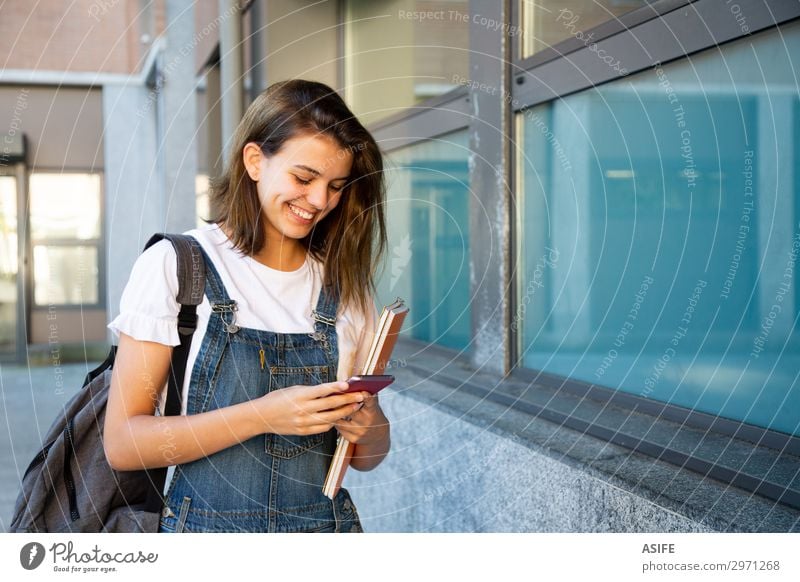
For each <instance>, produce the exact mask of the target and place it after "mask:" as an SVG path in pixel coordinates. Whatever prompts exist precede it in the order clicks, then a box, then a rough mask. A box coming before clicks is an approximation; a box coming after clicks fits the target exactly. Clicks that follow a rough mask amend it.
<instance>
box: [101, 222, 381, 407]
mask: <svg viewBox="0 0 800 582" xmlns="http://www.w3.org/2000/svg"><path fill="white" fill-rule="evenodd" d="M184 234H190V235H192V236H194V237H195V238H196V239H197V241H198V242H199V243H200V245H201V246H202V247H203V250H204V251H205V252H206V254H207V255H208V257H209V259H211V262H212V263H213V264H214V267H215V268H216V269H217V272H218V273H219V276H220V278H221V279H222V283H223V284H224V285H225V289H227V291H228V296H229V297H230V298H231V299H232V300H234V301H236V303H237V307H238V311H237V312H236V324H237V325H239V326H240V327H249V328H254V329H260V330H265V331H273V332H278V333H311V332H313V331H314V320H313V319H312V318H311V310H312V309H316V307H317V300H318V299H319V292H320V289H321V288H322V264H321V263H320V262H319V261H317V260H315V259H313V258H312V257H311V256H310V255H308V256H307V259H306V262H305V263H303V266H302V267H300V268H299V269H298V270H296V271H289V272H286V271H278V270H276V269H272V268H270V267H267V266H266V265H263V264H261V263H259V262H258V261H256V260H255V259H253V258H252V257H248V256H242V255H241V254H239V252H238V251H237V250H236V249H235V248H234V246H233V243H231V242H230V240H229V239H228V237H227V236H226V235H225V233H224V232H223V231H222V229H220V228H219V226H218V225H216V224H209V225H205V226H203V227H202V228H198V229H193V230H189V231H187V232H185V233H184ZM177 294H178V274H177V256H176V254H175V249H174V248H173V247H172V243H170V242H169V241H167V240H162V241H159V242H158V243H156V244H155V245H153V246H152V247H150V248H149V249H147V250H146V251H145V252H144V253H142V254H141V255H139V257H138V259H137V260H136V263H135V264H134V266H133V270H132V271H131V275H130V279H129V280H128V284H127V285H126V286H125V289H124V291H123V292H122V299H121V301H120V314H119V315H118V316H117V317H116V318H115V319H114V320H113V321H112V322H111V323H109V324H108V328H109V329H110V330H112V331H113V332H114V336H115V339H116V340H117V341H118V339H119V333H120V332H122V333H125V334H127V335H129V336H131V337H132V338H134V339H137V340H142V341H151V342H158V343H161V344H164V345H168V346H177V345H179V344H180V339H179V336H178V327H177V325H178V311H179V310H180V305H179V304H178V302H177V301H176V299H175V297H176V296H177ZM210 315H211V306H210V305H209V302H208V298H207V297H203V302H202V303H201V304H200V305H198V306H197V330H196V331H195V333H194V336H192V344H191V346H190V349H189V359H188V361H187V364H186V376H185V378H184V381H183V398H182V399H181V402H182V406H181V413H182V414H186V402H187V400H188V398H187V395H188V391H189V381H190V379H191V371H192V368H193V367H194V361H195V359H196V358H197V354H198V352H199V351H200V344H201V343H202V341H203V336H204V335H205V331H206V327H207V325H208V319H209V316H210ZM376 322H377V313H376V311H375V308H374V303H372V302H370V309H368V313H366V314H365V313H363V312H362V311H361V310H360V309H358V308H352V307H351V306H343V305H341V304H340V306H339V312H338V314H337V319H336V335H337V339H338V344H339V364H338V369H337V374H336V379H337V380H347V379H348V378H349V377H350V376H351V375H353V374H358V373H361V371H362V367H363V364H364V362H365V360H366V358H367V355H368V351H369V346H370V343H371V341H372V337H373V334H374V333H375V326H376ZM166 389H167V385H166V384H165V385H164V387H163V389H162V392H161V399H160V402H161V404H160V409H161V410H162V411H163V405H164V401H165V396H166Z"/></svg>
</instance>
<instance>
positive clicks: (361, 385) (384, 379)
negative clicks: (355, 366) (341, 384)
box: [342, 374, 394, 394]
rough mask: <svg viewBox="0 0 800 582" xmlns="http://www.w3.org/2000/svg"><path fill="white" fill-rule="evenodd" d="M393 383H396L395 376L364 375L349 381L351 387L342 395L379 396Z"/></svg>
mask: <svg viewBox="0 0 800 582" xmlns="http://www.w3.org/2000/svg"><path fill="white" fill-rule="evenodd" d="M392 382H394V376H390V375H388V374H381V375H373V376H370V375H366V374H364V375H361V376H353V377H351V378H350V379H349V380H348V381H347V383H348V384H350V387H349V388H348V389H347V390H345V391H344V392H342V394H347V393H349V392H369V393H370V394H377V393H378V392H380V391H381V390H383V389H384V388H386V387H387V386H388V385H389V384H391V383H392Z"/></svg>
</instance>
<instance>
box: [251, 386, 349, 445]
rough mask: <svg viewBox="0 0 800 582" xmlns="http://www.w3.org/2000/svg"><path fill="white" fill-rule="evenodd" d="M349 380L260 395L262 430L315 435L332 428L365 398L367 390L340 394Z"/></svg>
mask: <svg viewBox="0 0 800 582" xmlns="http://www.w3.org/2000/svg"><path fill="white" fill-rule="evenodd" d="M347 388H348V384H347V382H327V383H325V384H319V385H317V386H290V387H288V388H281V389H280V390H274V391H273V392H270V393H269V394H266V395H265V396H262V397H261V398H259V399H257V400H256V401H254V402H255V404H256V407H257V411H256V412H257V415H258V418H259V419H260V421H261V427H262V428H263V431H262V432H267V433H275V434H282V435H312V434H318V433H321V432H327V431H329V430H330V429H331V428H332V427H333V426H335V423H336V422H338V421H340V420H341V419H342V418H344V417H346V416H348V415H350V414H353V413H354V412H355V411H356V410H358V409H359V408H360V407H361V405H362V402H363V401H364V393H362V392H356V393H352V394H341V392H342V391H343V390H347Z"/></svg>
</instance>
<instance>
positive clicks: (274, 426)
mask: <svg viewBox="0 0 800 582" xmlns="http://www.w3.org/2000/svg"><path fill="white" fill-rule="evenodd" d="M171 357H172V347H170V346H166V345H163V344H159V343H155V342H147V341H138V340H135V339H133V338H132V337H130V336H128V335H126V334H124V333H121V334H120V342H119V348H118V350H117V355H116V358H115V361H114V372H113V375H112V379H111V388H110V392H109V395H108V405H107V407H106V419H105V427H104V441H103V446H104V449H105V453H106V458H107V460H108V462H109V464H110V465H111V467H113V468H114V469H117V470H120V471H130V470H136V469H144V468H148V469H150V468H156V467H166V466H168V465H175V464H180V463H188V462H190V461H194V460H197V459H200V458H202V457H206V456H208V455H211V454H213V453H216V452H217V451H220V450H222V449H225V448H227V447H230V446H233V445H235V444H238V443H241V442H243V441H245V440H247V439H249V438H252V437H254V436H257V435H259V434H262V433H266V432H273V433H277V434H296V435H309V434H317V433H321V432H326V431H328V430H330V428H331V427H332V426H333V423H334V422H336V421H338V420H339V419H341V418H343V417H345V416H347V415H349V414H352V413H353V412H354V411H355V410H358V408H359V407H360V406H361V404H360V402H361V401H363V395H361V394H360V393H358V394H338V393H337V392H338V391H340V390H344V389H346V387H347V384H346V383H343V382H331V383H327V384H320V385H319V386H313V387H311V386H292V387H289V388H284V389H283V390H276V391H274V392H270V393H269V394H267V395H266V396H263V397H261V398H257V399H255V400H252V401H250V402H243V403H241V404H236V405H233V406H228V407H226V408H220V409H217V410H213V411H209V412H204V413H202V414H193V415H188V416H153V413H154V412H155V408H156V403H157V401H158V393H159V391H160V389H161V387H163V386H164V384H165V382H166V380H167V373H168V370H169V365H170V358H171Z"/></svg>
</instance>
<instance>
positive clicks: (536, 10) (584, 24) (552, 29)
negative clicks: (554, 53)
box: [520, 0, 653, 58]
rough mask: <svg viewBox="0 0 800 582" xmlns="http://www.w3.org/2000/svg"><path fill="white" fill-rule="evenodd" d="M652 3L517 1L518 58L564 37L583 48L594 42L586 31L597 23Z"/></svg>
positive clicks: (622, 0) (631, 0)
mask: <svg viewBox="0 0 800 582" xmlns="http://www.w3.org/2000/svg"><path fill="white" fill-rule="evenodd" d="M651 2H653V0H592V1H591V2H587V1H586V0H521V4H520V13H521V15H522V18H521V21H522V34H521V35H520V38H521V41H522V47H521V49H522V50H521V53H522V57H523V58H525V57H529V56H531V55H532V54H534V53H538V52H539V51H541V50H543V49H546V48H549V47H551V46H553V45H555V44H558V43H559V42H561V41H564V40H567V39H568V38H577V39H578V40H580V41H582V42H584V44H586V46H589V45H590V44H592V42H596V41H595V39H594V37H593V35H592V33H591V32H587V31H589V29H591V28H594V27H595V26H597V25H598V24H602V23H603V22H606V21H608V20H614V19H615V18H617V17H619V16H621V15H623V14H625V13H626V12H630V11H631V10H636V9H637V8H641V7H642V6H645V5H647V4H650V3H651Z"/></svg>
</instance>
